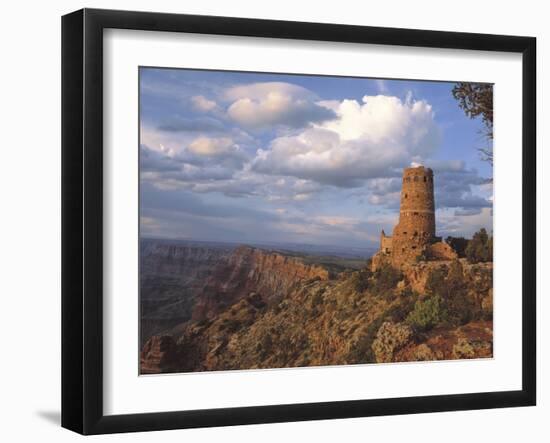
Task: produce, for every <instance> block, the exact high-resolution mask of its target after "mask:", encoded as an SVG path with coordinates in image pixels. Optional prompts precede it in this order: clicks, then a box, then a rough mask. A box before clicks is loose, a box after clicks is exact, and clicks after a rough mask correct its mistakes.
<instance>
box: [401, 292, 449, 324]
mask: <svg viewBox="0 0 550 443" xmlns="http://www.w3.org/2000/svg"><path fill="white" fill-rule="evenodd" d="M446 319H447V312H446V310H445V307H444V306H443V300H442V298H441V297H440V296H438V295H434V296H432V297H429V298H427V299H426V300H423V301H420V300H419V301H417V302H416V303H415V305H414V309H413V310H412V312H410V313H409V315H408V316H407V319H406V322H407V323H408V324H409V325H410V326H412V327H413V328H414V329H415V330H417V331H428V330H430V329H432V328H433V327H434V326H436V325H437V324H439V323H443V322H444V321H445V320H446Z"/></svg>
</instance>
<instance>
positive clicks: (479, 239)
mask: <svg viewBox="0 0 550 443" xmlns="http://www.w3.org/2000/svg"><path fill="white" fill-rule="evenodd" d="M465 253H466V258H467V259H468V261H469V262H470V263H480V262H489V261H493V237H492V236H491V237H489V235H488V234H487V231H486V229H485V228H481V229H480V230H479V231H478V232H476V233H475V234H474V237H473V238H472V240H470V241H469V242H468V246H467V247H466V251H465Z"/></svg>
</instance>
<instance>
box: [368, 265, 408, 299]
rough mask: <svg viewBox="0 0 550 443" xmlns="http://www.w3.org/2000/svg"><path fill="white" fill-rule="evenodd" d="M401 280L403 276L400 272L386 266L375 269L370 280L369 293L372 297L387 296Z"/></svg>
mask: <svg viewBox="0 0 550 443" xmlns="http://www.w3.org/2000/svg"><path fill="white" fill-rule="evenodd" d="M402 278H403V275H402V274H401V271H399V270H397V269H395V268H394V267H393V266H391V265H388V264H386V265H384V266H382V267H380V268H379V269H377V270H376V272H375V273H374V275H373V277H372V279H371V284H370V291H371V292H372V293H373V294H374V295H378V296H380V295H385V296H389V295H391V293H392V292H393V290H394V289H395V287H396V286H397V283H398V282H399V281H400V280H401V279H402Z"/></svg>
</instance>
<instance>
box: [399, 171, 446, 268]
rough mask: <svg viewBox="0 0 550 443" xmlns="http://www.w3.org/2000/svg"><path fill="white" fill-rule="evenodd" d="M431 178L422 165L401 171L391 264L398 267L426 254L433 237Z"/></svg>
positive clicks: (430, 172) (432, 191)
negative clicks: (397, 220) (397, 216)
mask: <svg viewBox="0 0 550 443" xmlns="http://www.w3.org/2000/svg"><path fill="white" fill-rule="evenodd" d="M434 210H435V207H434V177H433V171H432V170H431V169H430V168H425V167H424V166H418V167H412V168H406V169H405V170H404V171H403V186H402V189H401V206H400V211H399V223H397V225H396V226H395V228H394V229H393V236H392V264H393V265H394V266H397V267H399V266H400V265H401V264H403V263H405V262H410V261H413V260H415V259H416V258H417V257H418V256H423V255H425V253H426V248H427V246H428V245H430V244H431V243H434V242H435V241H437V240H439V239H437V238H436V237H435V212H434Z"/></svg>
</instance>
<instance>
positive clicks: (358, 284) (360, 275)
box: [350, 269, 372, 292]
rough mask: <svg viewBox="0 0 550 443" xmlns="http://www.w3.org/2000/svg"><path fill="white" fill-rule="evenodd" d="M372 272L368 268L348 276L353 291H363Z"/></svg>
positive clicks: (367, 285)
mask: <svg viewBox="0 0 550 443" xmlns="http://www.w3.org/2000/svg"><path fill="white" fill-rule="evenodd" d="M371 276H372V272H371V271H370V270H369V269H362V270H361V271H356V272H354V273H353V274H352V275H351V277H350V283H351V285H352V288H353V290H354V291H355V292H363V291H365V290H366V289H367V288H368V287H369V278H370V277H371Z"/></svg>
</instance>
